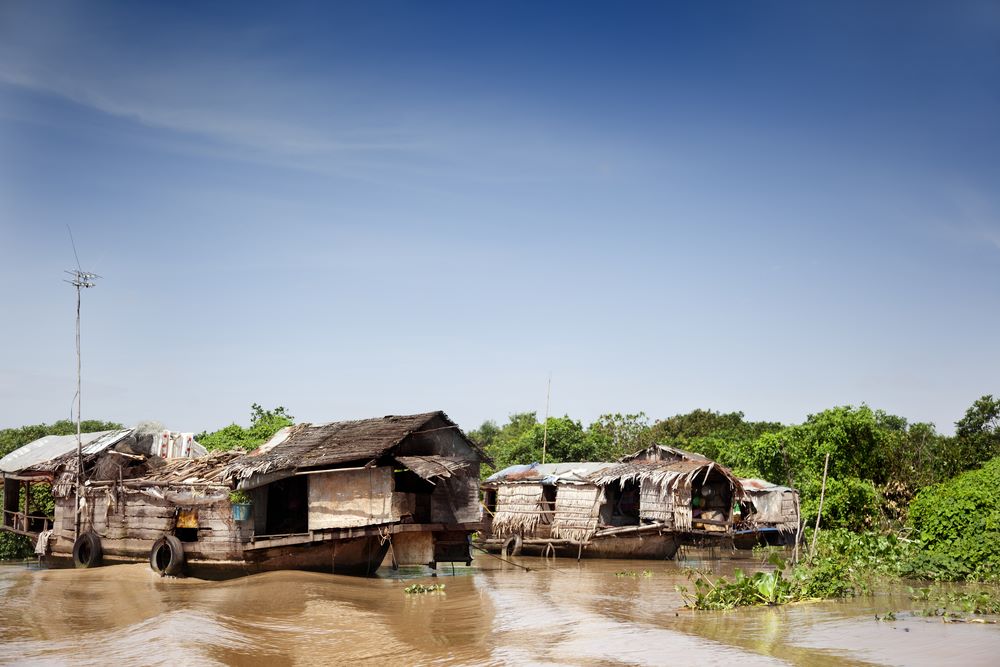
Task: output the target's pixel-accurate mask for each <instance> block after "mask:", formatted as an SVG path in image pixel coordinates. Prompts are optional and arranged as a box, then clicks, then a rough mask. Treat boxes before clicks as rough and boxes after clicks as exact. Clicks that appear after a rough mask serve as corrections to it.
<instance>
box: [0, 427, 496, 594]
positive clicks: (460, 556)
mask: <svg viewBox="0 0 1000 667" xmlns="http://www.w3.org/2000/svg"><path fill="white" fill-rule="evenodd" d="M117 437H118V436H117V435H115V436H112V435H110V434H101V435H99V436H98V437H97V438H94V439H92V440H91V442H90V444H88V445H87V446H86V447H84V454H85V457H84V467H83V475H82V480H83V483H82V484H81V485H80V486H79V487H78V486H77V484H76V465H75V461H76V452H75V437H74V438H73V439H74V445H73V446H74V449H73V450H72V451H70V452H65V453H63V454H61V455H60V456H59V457H56V458H53V459H46V460H44V461H31V465H30V466H27V467H24V468H22V467H18V464H17V463H8V464H6V465H7V467H12V466H13V467H16V469H15V470H11V471H10V478H11V479H17V480H22V479H25V478H29V477H30V478H32V479H34V480H35V481H50V482H51V483H52V495H53V497H54V499H55V515H54V517H51V518H45V519H44V520H43V521H42V522H41V523H37V521H39V520H40V519H39V518H38V517H32V516H31V515H29V514H27V513H26V514H25V516H26V519H25V521H27V525H28V527H29V528H36V529H41V530H38V531H37V532H35V533H32V532H30V531H18V532H22V533H24V534H32V535H37V537H38V540H39V548H38V551H40V552H44V553H46V554H48V555H49V556H50V557H52V558H55V559H62V560H69V559H70V558H72V559H73V561H74V562H75V563H76V565H77V566H78V567H89V566H93V565H97V564H99V563H101V562H102V561H136V560H146V559H148V560H149V563H150V566H151V567H152V568H153V569H154V570H155V571H157V572H160V573H164V574H179V573H181V572H184V571H193V572H199V571H207V570H223V571H238V572H256V571H262V570H275V569H310V570H319V571H326V572H337V573H346V574H361V575H369V574H372V573H374V572H375V570H376V569H377V568H378V567H379V566H380V565H381V564H382V562H383V560H384V559H385V558H386V556H387V555H388V556H389V560H390V562H391V563H393V564H398V565H408V564H420V565H430V566H432V567H434V566H436V564H437V563H439V562H456V561H461V562H469V561H471V555H470V551H469V549H470V547H469V536H470V535H471V533H472V532H474V531H476V530H478V529H479V528H480V515H481V512H480V509H479V503H478V493H477V491H478V479H479V465H480V463H481V462H482V461H484V460H488V459H487V457H486V455H485V454H484V453H483V452H482V451H481V450H480V449H479V448H478V447H477V446H476V445H475V444H474V443H473V442H472V441H470V440H469V439H468V438H467V437H466V436H465V434H463V433H462V432H461V430H460V429H459V428H458V426H457V425H456V424H455V423H454V422H452V421H451V420H450V419H448V417H447V416H446V415H445V414H444V413H443V412H431V413H424V414H418V415H408V416H388V417H382V418H378V419H365V420H358V421H346V422H334V423H328V424H299V425H295V426H291V427H288V428H286V429H283V430H282V431H280V432H278V433H277V434H276V435H275V436H274V437H273V438H272V439H271V440H270V441H269V442H267V443H266V444H264V445H263V446H261V447H260V448H258V449H257V450H255V451H254V452H251V453H249V454H245V453H243V452H213V453H211V454H207V455H202V456H196V457H195V456H193V454H194V453H203V452H204V450H201V452H197V450H196V449H195V445H196V443H193V441H192V442H191V443H190V449H189V450H188V451H187V456H180V455H178V456H175V457H170V456H166V457H164V456H160V453H162V451H161V450H159V449H157V450H152V449H151V450H148V451H146V452H145V453H136V451H135V449H133V448H130V447H127V446H112V444H109V443H108V442H107V441H109V440H114V439H115V438H117ZM127 437H128V436H127V435H126V436H125V439H126V440H127ZM115 442H118V443H121V442H122V440H116V441H115ZM30 446H31V445H28V447H30ZM198 447H199V448H200V446H198ZM140 449H142V448H140ZM119 450H122V451H119ZM125 450H127V451H125ZM17 451H20V450H17ZM15 453H16V452H15ZM167 453H168V454H169V452H167ZM174 453H176V454H181V453H183V450H178V451H175V452H174ZM12 455H13V454H12ZM22 460H23V461H27V460H26V459H22ZM4 461H6V459H4V460H3V461H0V467H2V466H3V465H5V464H4ZM5 474H7V473H5ZM4 488H5V515H4V516H5V524H4V528H5V529H8V530H9V529H11V527H8V525H7V523H6V519H7V503H6V501H7V498H8V495H13V494H8V492H7V483H6V479H5V485H4ZM77 488H79V507H80V511H79V512H77V511H76V507H77V505H78V500H77ZM15 520H16V518H15ZM33 520H35V521H36V523H35V524H32V523H31V521H33ZM44 521H49V522H51V525H49V524H46V523H44Z"/></svg>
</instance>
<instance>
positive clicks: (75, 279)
mask: <svg viewBox="0 0 1000 667" xmlns="http://www.w3.org/2000/svg"><path fill="white" fill-rule="evenodd" d="M70 240H71V241H72V240H73V232H70ZM73 254H74V255H76V244H75V243H74V244H73ZM66 273H68V274H69V275H70V280H67V281H66V282H68V283H69V284H70V285H72V286H73V287H75V288H76V521H75V523H74V530H73V537H74V539H76V538H77V537H79V536H80V495H81V494H80V484H81V481H82V478H83V436H82V435H81V434H80V405H81V402H82V385H83V382H82V379H81V378H82V373H81V368H82V365H81V361H80V294H81V292H82V291H83V289H85V288H87V287H93V286H94V285H96V284H97V283H95V282H94V281H95V280H96V279H98V278H100V276H99V275H97V274H96V273H87V272H86V271H83V270H81V269H80V260H79V258H77V264H76V270H75V271H67V272H66Z"/></svg>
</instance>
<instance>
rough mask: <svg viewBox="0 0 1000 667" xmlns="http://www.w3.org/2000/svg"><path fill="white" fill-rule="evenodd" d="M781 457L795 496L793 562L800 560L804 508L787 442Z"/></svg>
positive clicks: (782, 444)
mask: <svg viewBox="0 0 1000 667" xmlns="http://www.w3.org/2000/svg"><path fill="white" fill-rule="evenodd" d="M781 458H782V459H784V461H785V470H786V471H787V472H788V488H790V489H791V490H792V494H793V495H794V496H795V551H794V552H793V556H792V562H793V563H796V564H797V563H798V562H799V542H800V541H801V539H802V508H801V505H800V500H799V493H798V491H796V490H795V479H794V478H793V476H792V466H791V463H789V461H788V452H786V451H785V442H784V441H783V440H782V442H781Z"/></svg>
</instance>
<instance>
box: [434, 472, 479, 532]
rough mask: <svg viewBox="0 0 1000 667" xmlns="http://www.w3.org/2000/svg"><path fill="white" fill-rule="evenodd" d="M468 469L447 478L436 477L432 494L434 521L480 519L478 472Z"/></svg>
mask: <svg viewBox="0 0 1000 667" xmlns="http://www.w3.org/2000/svg"><path fill="white" fill-rule="evenodd" d="M475 475H476V476H473V475H472V474H470V473H469V472H468V471H466V472H464V473H460V474H456V475H452V476H451V477H448V478H446V479H435V480H434V482H435V487H434V492H433V493H432V494H431V521H432V522H434V523H449V524H455V523H475V522H477V521H479V518H480V516H481V512H480V509H479V481H478V473H476V474H475Z"/></svg>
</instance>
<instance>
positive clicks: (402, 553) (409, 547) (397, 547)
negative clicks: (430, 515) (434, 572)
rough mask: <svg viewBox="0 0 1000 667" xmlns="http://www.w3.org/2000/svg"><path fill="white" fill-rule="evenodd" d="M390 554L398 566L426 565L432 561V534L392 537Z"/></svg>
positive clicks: (424, 532)
mask: <svg viewBox="0 0 1000 667" xmlns="http://www.w3.org/2000/svg"><path fill="white" fill-rule="evenodd" d="M392 553H393V555H394V557H395V558H396V563H397V564H398V565H426V564H427V563H430V562H431V561H433V560H434V534H433V533H431V532H428V531H418V532H412V533H399V534H397V535H393V536H392Z"/></svg>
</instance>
